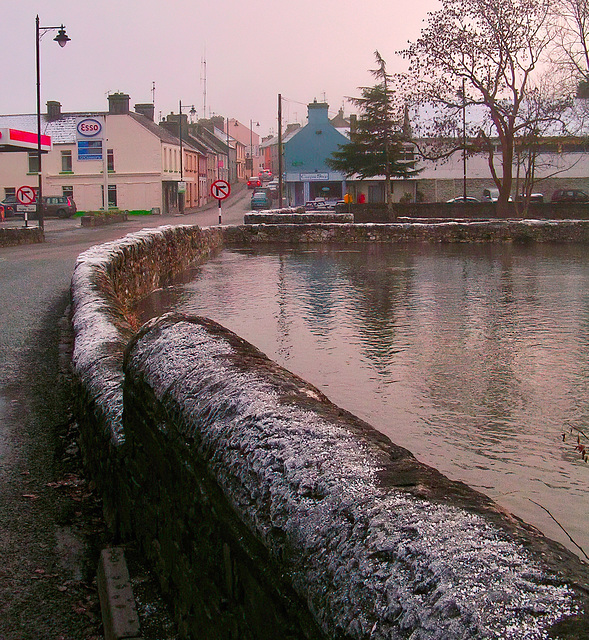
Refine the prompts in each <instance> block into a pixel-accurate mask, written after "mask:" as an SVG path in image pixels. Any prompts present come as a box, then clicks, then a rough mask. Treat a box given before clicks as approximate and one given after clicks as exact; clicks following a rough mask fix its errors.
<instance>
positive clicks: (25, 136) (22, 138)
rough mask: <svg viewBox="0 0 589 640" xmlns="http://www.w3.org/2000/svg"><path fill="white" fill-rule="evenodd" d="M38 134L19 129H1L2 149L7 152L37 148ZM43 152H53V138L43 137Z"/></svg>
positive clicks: (0, 141) (0, 142) (0, 144)
mask: <svg viewBox="0 0 589 640" xmlns="http://www.w3.org/2000/svg"><path fill="white" fill-rule="evenodd" d="M37 141H38V138H37V134H36V133H31V132H30V131H20V130H19V129H0V147H3V148H4V149H5V150H7V151H16V150H20V151H26V150H27V149H36V148H37ZM41 151H51V137H50V136H45V135H41Z"/></svg>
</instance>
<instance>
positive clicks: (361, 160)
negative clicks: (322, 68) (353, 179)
mask: <svg viewBox="0 0 589 640" xmlns="http://www.w3.org/2000/svg"><path fill="white" fill-rule="evenodd" d="M374 55H375V57H376V62H377V65H378V67H377V68H376V69H374V70H372V71H371V73H372V75H373V76H374V77H375V78H376V80H377V84H375V85H374V86H372V87H360V91H361V97H360V98H350V102H352V103H353V104H355V105H356V106H357V107H358V108H359V110H360V114H359V117H358V119H357V121H356V126H355V127H353V128H352V130H351V131H350V142H349V143H348V144H345V145H340V148H339V151H334V152H333V153H332V155H331V158H329V159H328V160H327V164H328V165H329V166H330V167H331V168H332V169H333V170H335V171H341V172H342V173H344V174H346V175H347V176H351V175H354V174H358V175H359V176H360V178H362V179H364V178H371V177H374V176H382V175H384V176H385V180H386V183H385V184H386V188H385V200H386V202H387V204H388V205H389V207H390V205H391V203H392V184H391V178H392V177H393V176H398V177H408V176H411V175H415V174H416V173H417V170H416V169H415V162H406V161H403V160H402V159H401V158H402V157H403V156H402V154H403V146H402V139H403V133H402V130H403V126H402V125H401V126H399V125H398V119H397V118H396V117H395V116H396V114H397V105H396V103H395V100H394V94H393V92H392V90H391V88H390V86H391V76H390V75H389V74H388V73H387V72H386V64H385V61H384V60H383V58H382V57H381V55H380V54H379V52H378V51H375V53H374Z"/></svg>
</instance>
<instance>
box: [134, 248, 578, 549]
mask: <svg viewBox="0 0 589 640" xmlns="http://www.w3.org/2000/svg"><path fill="white" fill-rule="evenodd" d="M182 280H183V281H182V282H177V283H176V284H175V285H174V286H172V287H170V288H168V289H166V290H164V291H158V292H154V294H153V295H152V296H151V297H150V298H149V299H147V300H145V301H144V302H143V303H142V306H141V308H140V313H141V318H142V320H144V321H145V320H147V319H148V318H149V317H152V316H154V315H159V314H160V313H162V312H164V311H166V310H171V309H174V310H177V311H182V312H185V313H192V314H198V315H204V316H207V317H210V318H212V319H214V320H216V321H217V322H219V323H221V324H222V325H224V326H225V327H227V328H229V329H231V330H232V331H235V332H236V333H237V334H239V335H240V336H241V337H243V338H245V339H246V340H248V341H249V342H251V343H253V344H254V345H256V346H257V347H258V348H259V349H261V350H262V351H263V352H264V353H266V354H267V355H268V357H270V358H271V359H273V360H275V361H276V362H278V363H280V364H281V365H283V366H284V367H286V368H287V369H289V370H290V371H293V372H294V373H296V374H298V375H300V376H301V377H303V378H304V379H306V380H308V381H309V382H311V383H313V384H314V385H316V386H317V387H319V388H320V389H321V390H322V391H323V392H324V393H325V394H326V395H327V396H328V397H329V398H330V399H331V400H332V401H333V402H334V403H335V404H337V405H339V406H341V407H343V408H345V409H347V410H349V411H351V412H352V413H354V414H356V415H357V416H359V417H361V418H363V419H364V420H366V421H367V422H369V423H371V424H372V425H374V427H375V428H377V429H378V430H380V431H382V432H383V433H385V434H386V435H387V436H388V437H389V438H390V439H391V440H392V441H393V442H395V443H396V444H398V445H401V446H404V447H406V448H407V449H409V450H410V451H412V452H413V453H414V454H415V456H416V457H417V458H418V459H420V460H421V461H423V462H425V463H427V464H429V465H431V466H433V467H436V468H437V469H439V470H440V471H441V472H442V473H444V474H445V475H447V476H448V477H450V478H452V479H456V480H462V481H464V482H466V483H467V484H468V485H470V486H471V487H473V488H475V489H478V490H480V491H482V492H483V493H485V494H487V495H488V496H490V497H491V498H493V499H494V500H495V501H496V502H497V503H499V504H500V505H502V506H504V507H505V508H507V509H508V510H509V511H511V512H512V513H514V514H516V515H518V516H519V517H521V518H522V519H523V520H525V521H526V522H529V523H530V524H533V525H535V526H537V527H538V528H539V529H541V530H542V531H543V532H544V533H545V534H546V535H548V536H549V537H551V538H553V539H555V540H558V541H559V542H562V543H563V544H565V545H566V546H568V547H569V548H570V549H571V550H573V551H574V552H576V553H578V554H579V555H581V556H582V555H583V554H582V553H581V552H580V551H579V549H578V548H577V547H576V546H575V545H574V544H573V543H572V542H571V541H570V540H569V538H568V536H567V535H566V534H565V533H564V532H563V530H562V529H561V527H560V526H559V525H558V524H557V523H556V522H555V521H554V519H556V520H557V521H558V523H560V525H562V527H564V529H565V530H566V532H568V535H570V536H571V537H572V538H573V540H574V541H575V542H576V543H577V544H578V545H580V546H581V547H582V548H583V549H584V551H585V552H586V553H588V554H589V527H588V516H589V463H586V462H584V461H583V460H582V458H581V456H580V454H579V452H578V451H577V450H576V447H575V445H576V437H577V436H576V435H574V436H571V435H567V437H566V440H565V441H563V433H567V434H569V431H570V427H574V428H579V429H582V430H584V432H585V433H588V434H589V252H587V250H586V248H585V247H582V246H574V245H570V246H565V245H560V246H548V245H546V246H544V245H530V246H513V245H507V244H506V245H471V244H460V245H434V244H432V245H425V244H418V245H417V244H416V245H400V246H398V245H392V246H384V245H373V246H370V247H366V248H363V247H361V248H358V249H356V248H354V249H350V248H340V249H333V248H323V249H320V250H309V251H301V250H289V249H285V248H284V247H283V248H277V249H275V250H264V252H260V253H258V252H256V251H255V250H247V251H232V250H231V251H229V250H227V251H224V252H223V253H221V254H220V255H218V256H217V257H215V258H214V259H212V260H210V261H209V262H207V263H206V264H204V265H202V266H200V267H197V268H194V269H193V270H192V271H191V272H190V273H188V274H185V275H184V276H183V279H182ZM581 441H582V442H583V441H584V442H586V443H587V444H588V445H589V442H587V440H586V439H584V438H582V440H581ZM548 512H550V514H552V517H551V516H550V515H549V513H548Z"/></svg>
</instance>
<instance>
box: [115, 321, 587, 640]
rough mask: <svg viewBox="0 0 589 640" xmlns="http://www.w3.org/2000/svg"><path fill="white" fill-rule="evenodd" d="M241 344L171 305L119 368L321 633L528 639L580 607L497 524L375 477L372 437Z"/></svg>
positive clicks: (380, 459) (384, 456) (380, 450)
mask: <svg viewBox="0 0 589 640" xmlns="http://www.w3.org/2000/svg"><path fill="white" fill-rule="evenodd" d="M244 344H245V346H244ZM255 351H256V350H255V349H253V348H252V347H251V345H247V343H244V341H242V340H241V339H239V338H237V337H234V336H233V335H232V334H231V332H228V331H227V330H225V329H223V328H222V327H219V325H216V323H213V322H212V321H210V320H206V319H194V318H182V317H180V318H178V317H177V316H172V315H170V316H163V317H162V318H160V319H156V320H154V321H152V323H151V325H150V329H149V330H144V331H143V332H142V335H141V336H140V337H139V338H138V339H136V340H134V342H133V343H132V347H131V349H130V351H129V354H128V359H127V361H126V368H127V371H128V372H130V375H132V376H133V377H140V378H141V380H142V381H143V382H144V383H145V384H147V385H148V386H149V387H151V388H152V389H153V390H154V392H155V395H156V396H157V397H158V399H159V400H160V401H161V402H162V403H163V404H164V405H166V404H167V405H169V406H170V408H172V407H173V408H174V409H172V412H173V413H174V415H178V413H179V412H180V413H181V414H182V415H183V418H182V420H181V421H180V422H179V423H178V424H177V425H176V427H177V428H178V431H179V434H180V437H181V438H186V441H187V442H193V441H194V442H196V443H197V444H196V445H195V446H196V447H197V449H198V454H199V456H201V457H202V458H203V459H204V460H205V461H206V463H207V465H208V466H209V467H210V469H211V471H212V473H213V476H214V477H216V478H217V480H218V482H219V484H220V485H221V487H222V488H223V490H224V493H225V495H226V497H227V499H228V500H229V501H230V503H231V504H232V505H233V507H234V509H235V510H236V511H237V512H238V513H239V514H240V515H241V517H242V519H243V520H244V521H245V522H246V523H247V524H248V526H249V527H250V528H251V529H252V530H253V531H254V532H255V535H256V536H257V537H258V538H259V539H261V540H262V541H263V542H264V544H265V545H266V546H267V547H268V548H269V549H270V551H271V553H272V554H273V556H274V557H276V558H280V559H282V561H283V562H284V565H285V571H286V572H288V573H289V575H290V576H291V579H292V584H293V585H294V588H295V590H296V591H297V592H298V593H299V595H300V596H301V597H302V598H303V599H304V600H305V601H307V602H308V603H309V606H310V608H311V611H312V613H313V615H314V616H315V618H316V619H317V621H318V622H319V624H320V625H321V626H322V628H323V630H324V631H325V632H326V633H327V635H328V637H336V636H337V633H341V632H343V633H344V634H345V637H349V638H375V639H376V638H382V639H384V638H401V637H411V638H412V639H414V640H417V639H426V638H427V639H428V640H436V639H439V640H441V639H448V638H503V639H513V640H516V639H517V640H521V639H523V638H527V639H530V640H531V639H536V638H538V639H539V638H547V637H548V635H547V630H548V628H549V627H550V626H551V624H553V623H554V622H556V621H557V620H559V619H561V618H563V617H568V616H571V615H575V614H576V613H578V612H579V610H580V603H579V601H578V598H577V596H576V595H575V593H574V590H573V588H572V587H571V586H569V585H567V584H566V582H565V581H564V580H563V579H562V578H559V577H557V576H555V575H553V574H552V572H550V571H549V570H548V569H547V567H546V566H542V564H540V563H539V561H538V560H537V559H534V558H533V556H532V554H531V553H530V552H529V551H527V550H526V549H525V548H524V547H523V546H522V545H520V544H518V543H517V542H516V541H515V540H514V539H513V538H512V537H510V536H509V535H507V533H506V532H505V530H503V529H501V528H500V527H497V526H495V525H494V524H493V523H491V522H489V521H488V520H486V519H485V518H484V517H482V516H481V515H478V514H476V513H473V512H472V511H469V510H467V509H463V508H460V507H457V506H454V505H453V504H452V503H451V502H452V501H451V499H450V500H449V501H447V502H443V501H442V502H440V501H430V500H427V499H424V498H421V497H419V496H416V495H414V494H413V493H412V492H411V491H410V490H403V489H400V488H392V487H390V486H387V485H386V483H383V482H382V481H381V480H380V472H382V470H383V469H384V468H385V467H387V466H389V465H390V463H391V459H390V452H387V451H386V450H385V449H386V448H385V447H383V445H382V440H381V438H380V436H378V437H376V438H372V437H371V436H370V433H367V432H364V433H362V434H359V431H358V429H357V428H356V421H357V419H355V418H354V417H353V416H349V415H348V416H347V417H346V416H345V415H343V414H341V415H340V416H339V418H338V419H337V420H333V419H331V418H326V415H327V414H329V415H337V413H338V412H337V408H334V407H333V405H331V407H328V409H329V411H327V414H326V411H325V407H326V406H327V405H330V403H329V401H328V400H327V399H326V398H324V397H323V396H322V394H321V393H320V392H318V391H317V390H316V389H314V388H313V387H311V386H310V385H308V384H307V383H305V382H303V381H302V380H299V379H296V378H295V377H294V376H293V375H292V374H289V373H288V372H284V370H282V369H281V368H280V367H278V365H276V364H275V363H271V362H270V361H268V360H267V359H266V358H265V356H264V355H263V354H260V353H259V352H257V354H256V353H255ZM252 352H254V353H252ZM166 428H167V429H169V425H167V426H166ZM375 435H376V434H375ZM392 449H393V450H394V456H393V457H396V458H405V459H409V461H410V462H411V463H413V464H415V465H419V463H417V461H415V460H414V458H413V456H412V455H411V454H410V453H409V452H407V451H405V450H402V449H400V448H397V447H394V445H392ZM337 637H339V636H337Z"/></svg>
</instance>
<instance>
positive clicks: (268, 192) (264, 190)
mask: <svg viewBox="0 0 589 640" xmlns="http://www.w3.org/2000/svg"><path fill="white" fill-rule="evenodd" d="M256 193H265V194H266V195H267V196H268V200H270V201H272V199H273V197H274V195H273V193H272V190H271V189H269V188H268V187H255V188H254V193H253V194H252V196H253V195H254V194H256Z"/></svg>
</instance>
